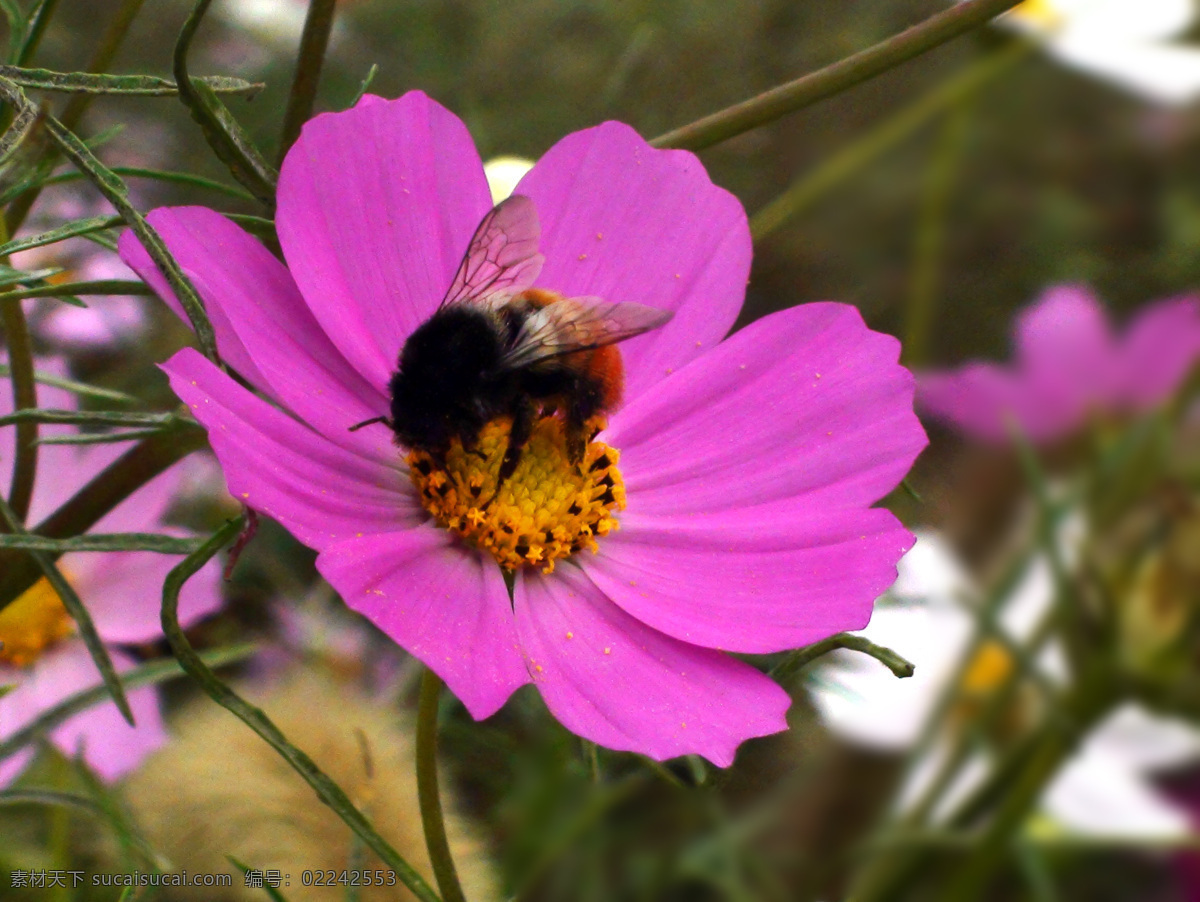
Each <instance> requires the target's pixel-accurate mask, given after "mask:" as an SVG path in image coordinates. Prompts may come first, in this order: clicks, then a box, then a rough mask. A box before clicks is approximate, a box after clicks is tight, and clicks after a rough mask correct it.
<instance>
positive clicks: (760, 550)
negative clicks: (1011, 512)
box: [579, 496, 913, 652]
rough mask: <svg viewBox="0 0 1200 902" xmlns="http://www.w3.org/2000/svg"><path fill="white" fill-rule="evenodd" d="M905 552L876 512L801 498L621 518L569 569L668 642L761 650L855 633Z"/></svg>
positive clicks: (901, 535)
mask: <svg viewBox="0 0 1200 902" xmlns="http://www.w3.org/2000/svg"><path fill="white" fill-rule="evenodd" d="M912 543H913V537H912V535H911V534H910V533H909V532H908V531H907V530H905V529H904V528H903V527H902V526H901V525H900V524H899V523H898V522H897V520H896V518H895V517H893V516H892V515H891V514H890V513H889V512H888V511H886V510H882V509H859V510H839V509H833V508H828V507H825V506H824V505H820V504H816V505H814V504H809V503H808V502H807V500H806V499H805V498H804V497H803V496H800V497H798V498H790V499H787V500H785V501H782V502H776V503H774V504H768V505H760V506H757V507H747V508H742V509H739V510H732V511H723V512H720V513H714V514H707V515H706V514H698V513H689V514H686V515H683V516H678V517H672V516H670V515H662V514H660V515H657V516H655V515H649V516H642V515H638V514H636V513H633V512H630V511H627V512H626V513H625V514H624V515H623V516H622V518H621V528H620V529H619V530H618V531H617V532H615V533H611V534H609V535H608V536H606V537H605V538H603V539H601V545H600V552H599V553H598V554H597V555H595V556H592V555H584V556H582V557H581V558H580V559H579V563H580V565H581V566H582V567H583V569H584V570H585V572H586V573H587V574H588V576H590V577H591V579H592V581H593V582H595V584H596V585H597V586H598V587H599V588H600V589H601V591H603V592H604V593H605V594H606V595H608V597H609V598H611V599H612V600H613V601H614V602H615V603H616V604H618V605H620V606H621V608H623V609H624V610H625V611H626V612H627V613H629V614H632V615H633V616H634V617H636V618H638V619H639V620H641V621H642V622H644V623H646V624H648V625H650V626H652V627H654V628H655V629H657V630H661V631H662V632H664V633H666V634H667V635H670V636H674V637H675V638H676V639H680V640H682V641H684V642H689V643H691V644H693V645H702V646H705V647H707V648H719V649H726V650H729V651H738V652H772V651H782V650H784V649H789V648H798V647H800V646H803V645H808V644H809V643H811V642H816V641H818V640H820V639H824V638H826V637H827V636H831V635H833V634H834V633H838V632H841V631H843V630H855V629H862V628H863V627H864V626H866V625H867V621H868V620H869V619H870V617H871V607H872V604H873V602H874V600H875V598H877V597H878V596H879V595H882V594H883V593H884V591H886V589H887V587H888V586H890V585H891V584H892V583H893V582H895V580H896V562H897V561H898V560H899V559H900V557H901V556H902V555H903V554H904V552H905V551H907V550H908V549H909V548H910V547H911V546H912Z"/></svg>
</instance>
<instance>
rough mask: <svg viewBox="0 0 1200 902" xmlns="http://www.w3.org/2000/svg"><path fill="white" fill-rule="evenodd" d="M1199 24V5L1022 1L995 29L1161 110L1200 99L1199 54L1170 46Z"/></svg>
mask: <svg viewBox="0 0 1200 902" xmlns="http://www.w3.org/2000/svg"><path fill="white" fill-rule="evenodd" d="M1195 17H1196V8H1195V4H1194V0H1025V2H1024V3H1021V4H1019V5H1018V6H1016V7H1014V8H1013V9H1012V10H1010V11H1009V12H1008V13H1006V14H1005V15H1003V16H1001V17H1000V18H999V19H998V20H997V22H998V23H999V24H1001V25H1004V26H1006V27H1008V28H1012V29H1014V30H1016V31H1021V32H1023V33H1025V34H1027V35H1029V36H1030V37H1032V38H1033V39H1034V40H1036V41H1038V42H1040V43H1042V44H1044V45H1045V47H1046V49H1047V51H1048V52H1049V53H1050V54H1051V55H1052V56H1054V57H1056V58H1057V59H1059V60H1061V61H1062V62H1064V63H1066V64H1067V65H1069V66H1073V67H1075V68H1077V69H1081V70H1083V71H1085V72H1088V73H1090V74H1092V75H1097V76H1099V77H1101V78H1104V79H1107V80H1109V81H1111V82H1113V83H1115V84H1118V85H1120V86H1121V87H1123V88H1125V89H1127V90H1129V91H1132V92H1133V93H1135V94H1138V95H1140V96H1142V97H1144V98H1146V99H1149V100H1152V101H1156V102H1159V103H1168V104H1181V103H1187V102H1188V101H1190V100H1192V99H1193V98H1194V97H1196V96H1197V94H1198V93H1200V47H1192V46H1189V45H1186V44H1181V43H1178V42H1173V41H1170V40H1168V39H1170V38H1174V37H1178V36H1179V35H1180V34H1182V33H1183V32H1185V31H1186V30H1187V29H1188V27H1189V26H1190V25H1191V24H1192V22H1193V21H1194V19H1195Z"/></svg>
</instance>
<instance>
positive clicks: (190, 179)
mask: <svg viewBox="0 0 1200 902" xmlns="http://www.w3.org/2000/svg"><path fill="white" fill-rule="evenodd" d="M112 172H113V174H115V175H119V176H122V177H129V178H143V179H154V180H155V181H159V182H167V183H168V184H174V185H188V186H190V187H192V188H204V189H206V190H209V191H219V192H221V193H222V194H228V195H229V196H230V197H236V198H238V199H239V200H254V196H253V195H252V194H250V193H249V192H246V191H243V190H242V189H241V188H237V187H235V186H233V185H226V184H225V183H224V182H218V181H217V180H216V179H210V178H205V177H204V176H202V175H192V174H191V173H190V172H168V171H166V170H162V169H144V168H142V167H140V166H114V167H112ZM86 178H87V176H86V175H85V174H83V173H82V172H64V173H60V174H59V175H54V176H51V177H50V178H48V179H46V181H45V182H44V183H43V184H46V185H57V184H61V183H62V182H78V181H81V180H83V179H86ZM5 196H7V195H5Z"/></svg>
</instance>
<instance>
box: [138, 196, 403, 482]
mask: <svg viewBox="0 0 1200 902" xmlns="http://www.w3.org/2000/svg"><path fill="white" fill-rule="evenodd" d="M149 220H150V223H151V225H153V226H154V228H155V229H157V230H158V233H159V234H160V235H161V236H162V238H163V241H165V242H166V243H167V247H168V248H170V250H171V253H172V254H173V255H174V256H175V259H176V260H178V261H179V265H180V266H182V267H183V268H184V269H185V270H186V271H187V272H188V273H189V274H190V275H191V278H192V282H193V284H195V286H196V290H197V291H199V292H200V294H201V296H202V297H203V298H204V304H205V307H206V308H207V310H208V311H209V315H210V317H215V318H214V319H213V322H214V326H215V324H216V323H217V322H221V323H223V324H225V325H224V326H223V332H222V334H220V335H219V336H218V342H219V345H220V347H221V349H222V351H223V348H224V347H225V345H226V344H230V342H229V341H228V339H227V333H228V331H229V330H232V332H233V336H234V337H235V339H236V341H235V342H233V344H232V346H233V347H242V348H244V349H245V350H246V353H247V354H248V355H249V357H250V359H251V361H252V362H253V364H254V370H253V372H254V373H257V374H258V377H257V378H258V379H259V380H260V381H258V382H256V385H257V387H259V388H261V389H264V390H266V391H268V392H269V393H270V394H271V395H272V396H273V397H275V398H278V399H279V400H280V401H281V402H283V404H284V405H285V406H286V407H288V408H289V409H290V410H292V411H293V412H295V413H296V414H297V415H298V416H299V417H300V418H301V419H303V420H304V421H305V422H307V423H309V424H310V425H312V426H313V427H314V428H316V429H318V430H319V431H321V432H323V433H324V434H325V435H326V436H328V437H329V438H330V439H331V440H333V441H335V442H336V443H337V444H339V445H342V446H343V447H345V448H348V449H350V450H352V451H355V452H357V453H360V454H363V455H365V456H367V457H370V458H372V459H374V460H379V461H383V462H387V461H391V460H394V459H395V456H396V450H395V448H394V447H393V446H392V444H391V441H390V439H391V434H390V433H389V432H388V430H387V429H386V428H374V429H363V430H360V431H357V432H350V431H349V427H350V426H352V425H354V424H355V423H361V422H362V421H363V420H368V419H371V418H372V417H377V416H380V415H382V414H386V413H387V412H388V395H387V389H386V385H385V384H384V383H382V382H381V383H379V384H378V385H371V384H369V383H367V382H366V381H365V380H364V379H363V378H362V376H361V375H359V373H358V371H357V370H355V369H354V367H352V366H351V365H350V364H349V363H347V362H346V360H345V359H344V358H343V357H342V355H341V352H340V351H338V349H337V348H335V347H334V345H333V343H332V342H331V341H330V340H329V338H328V336H326V335H325V333H324V331H322V329H321V326H320V325H319V324H318V323H317V321H316V319H314V318H313V315H312V312H311V311H310V310H309V309H308V306H307V305H306V304H305V303H304V299H303V298H302V297H301V296H300V292H299V290H298V289H297V288H296V283H295V282H294V281H292V277H291V274H290V273H289V272H288V271H287V269H286V268H285V267H284V265H283V264H282V263H280V262H279V261H278V260H277V259H275V257H273V256H272V255H271V253H270V251H268V250H267V249H266V248H265V247H263V246H262V244H260V243H259V242H258V241H257V240H255V239H254V238H252V237H251V236H250V235H248V234H246V233H245V232H244V231H243V230H242V229H241V228H239V227H238V226H237V225H235V224H234V223H232V222H230V221H229V220H228V219H226V218H225V217H224V216H222V215H221V214H219V213H214V212H213V211H211V210H207V209H205V208H203V207H176V208H163V209H159V210H155V211H154V212H153V213H151V214H150V216H149ZM134 246H135V248H136V249H137V251H141V247H140V245H136V244H135V245H134ZM141 253H143V254H144V253H145V252H144V251H141ZM146 259H147V260H148V259H149V258H148V257H147V258H146ZM217 311H220V312H219V314H218V313H217Z"/></svg>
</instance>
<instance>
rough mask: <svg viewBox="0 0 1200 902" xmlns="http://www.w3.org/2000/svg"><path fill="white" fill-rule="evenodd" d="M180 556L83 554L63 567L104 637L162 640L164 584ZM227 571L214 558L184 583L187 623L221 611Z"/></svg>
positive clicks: (181, 606)
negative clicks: (224, 572) (224, 576)
mask: <svg viewBox="0 0 1200 902" xmlns="http://www.w3.org/2000/svg"><path fill="white" fill-rule="evenodd" d="M159 531H162V530H161V528H160V530H159ZM179 560H180V559H179V557H178V556H176V555H170V554H155V553H154V552H150V551H122V552H111V553H108V554H93V553H86V552H81V553H79V554H73V555H69V556H67V557H64V558H63V567H64V569H65V570H66V571H67V573H68V574H69V575H70V576H71V577H72V578H73V585H74V586H75V590H76V591H77V592H78V593H79V596H80V597H81V598H82V599H83V603H84V604H86V605H87V608H88V612H89V613H90V614H91V615H92V621H93V622H94V623H95V624H96V630H97V631H98V632H99V633H100V636H101V638H103V639H104V641H106V642H121V643H141V642H153V641H156V640H158V639H161V638H162V621H161V610H162V591H163V583H164V582H165V581H166V578H167V574H168V573H170V572H171V570H172V569H173V568H174V567H175V566H176V565H177V564H178V563H179ZM223 569H224V564H223V562H222V561H221V560H219V559H214V560H212V561H210V562H209V563H208V564H206V565H205V566H204V567H203V568H201V570H200V571H199V572H198V573H196V574H195V575H194V576H193V577H192V578H191V579H189V580H188V581H187V583H186V584H185V585H184V587H183V591H182V592H181V593H180V596H179V622H180V623H181V624H182V625H183V626H185V627H187V626H191V625H192V624H194V623H197V622H199V621H200V620H201V619H203V618H204V617H206V616H208V615H209V614H214V613H216V612H217V611H218V610H220V608H221V603H222V600H223V594H222V585H223V579H222V571H223Z"/></svg>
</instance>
